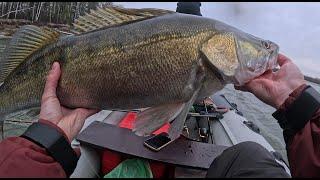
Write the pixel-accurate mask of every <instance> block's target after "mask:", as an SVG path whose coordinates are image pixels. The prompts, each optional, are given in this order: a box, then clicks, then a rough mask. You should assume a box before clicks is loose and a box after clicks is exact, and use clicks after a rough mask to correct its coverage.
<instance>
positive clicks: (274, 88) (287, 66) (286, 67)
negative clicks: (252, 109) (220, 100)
mask: <svg viewBox="0 0 320 180" xmlns="http://www.w3.org/2000/svg"><path fill="white" fill-rule="evenodd" d="M278 63H279V65H280V69H279V70H278V71H276V72H272V70H269V71H267V72H265V73H264V74H263V75H261V76H259V77H257V78H255V79H253V80H251V81H249V82H248V83H247V84H245V85H244V86H235V89H237V90H241V91H249V92H251V93H253V94H254V95H255V96H256V97H257V98H259V99H260V100H261V101H263V102H264V103H266V104H269V105H270V106H272V107H274V108H276V109H278V108H279V107H280V106H281V105H282V104H283V103H284V101H285V100H286V99H287V98H288V97H289V95H290V93H291V92H292V91H294V90H295V89H296V88H298V87H299V86H300V85H302V84H305V83H306V81H305V80H304V76H303V74H302V73H301V71H300V70H299V68H298V67H297V66H296V65H295V64H294V63H293V62H292V61H291V60H290V59H289V58H288V57H286V56H284V55H282V54H279V56H278Z"/></svg>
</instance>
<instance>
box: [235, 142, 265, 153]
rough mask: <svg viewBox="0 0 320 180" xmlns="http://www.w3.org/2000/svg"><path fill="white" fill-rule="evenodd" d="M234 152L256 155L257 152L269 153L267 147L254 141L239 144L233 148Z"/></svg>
mask: <svg viewBox="0 0 320 180" xmlns="http://www.w3.org/2000/svg"><path fill="white" fill-rule="evenodd" d="M232 148H233V149H234V150H236V151H239V152H245V153H247V154H251V153H256V152H268V151H267V149H266V148H265V147H263V146H262V145H261V144H259V143H256V142H253V141H245V142H241V143H239V144H236V145H234V146H233V147H232Z"/></svg>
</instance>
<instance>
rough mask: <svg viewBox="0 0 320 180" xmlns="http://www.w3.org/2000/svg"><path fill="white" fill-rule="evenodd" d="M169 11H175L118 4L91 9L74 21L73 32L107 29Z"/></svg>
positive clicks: (80, 32)
mask: <svg viewBox="0 0 320 180" xmlns="http://www.w3.org/2000/svg"><path fill="white" fill-rule="evenodd" d="M169 13H175V12H174V11H169V10H163V9H150V8H145V9H127V8H122V7H117V6H108V7H106V8H98V9H97V10H91V11H90V13H89V14H86V15H84V16H80V17H79V18H78V19H76V20H75V23H73V27H72V32H73V33H75V34H82V33H86V32H91V31H95V30H97V29H101V28H103V29H105V28H108V27H114V26H120V25H123V24H130V23H133V22H137V21H142V20H144V19H148V18H153V17H157V16H161V15H164V14H169Z"/></svg>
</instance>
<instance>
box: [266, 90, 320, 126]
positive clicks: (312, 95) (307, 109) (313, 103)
mask: <svg viewBox="0 0 320 180" xmlns="http://www.w3.org/2000/svg"><path fill="white" fill-rule="evenodd" d="M319 108H320V94H319V93H318V92H317V91H316V90H315V89H314V88H312V87H311V86H307V87H306V88H305V89H304V90H303V91H302V93H301V95H300V96H299V97H298V98H297V99H296V100H295V101H294V102H293V103H292V105H291V106H290V107H289V108H288V109H287V110H286V111H285V112H283V111H280V110H277V111H276V112H274V113H273V114H272V116H273V117H274V118H276V119H277V120H278V122H279V124H280V126H281V128H282V129H292V130H294V131H298V130H300V129H302V128H303V127H304V126H305V124H306V123H307V122H308V121H309V120H310V119H311V118H312V116H313V115H314V113H315V112H316V111H317V110H318V109H319Z"/></svg>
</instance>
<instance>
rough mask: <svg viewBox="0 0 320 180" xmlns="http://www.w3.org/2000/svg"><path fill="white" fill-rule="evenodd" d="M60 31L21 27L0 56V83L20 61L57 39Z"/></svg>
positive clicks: (30, 26) (27, 26)
mask: <svg viewBox="0 0 320 180" xmlns="http://www.w3.org/2000/svg"><path fill="white" fill-rule="evenodd" d="M59 37H60V33H59V32H56V31H54V30H51V29H49V28H40V27H37V26H33V25H26V26H23V27H21V28H20V29H19V30H18V31H17V32H16V33H15V34H14V35H13V37H12V38H11V41H10V42H9V44H8V45H7V46H6V48H5V49H4V51H3V55H2V57H1V58H0V60H1V61H0V83H1V82H3V81H4V79H5V78H6V77H7V76H8V75H9V74H10V72H11V71H13V70H14V69H15V68H16V67H17V66H18V65H19V64H20V63H21V62H23V61H24V60H25V59H26V58H27V57H28V56H30V55H31V54H32V53H34V52H35V51H37V50H38V49H40V48H42V47H44V46H46V45H48V44H51V43H53V42H55V41H57V40H58V38H59Z"/></svg>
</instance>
